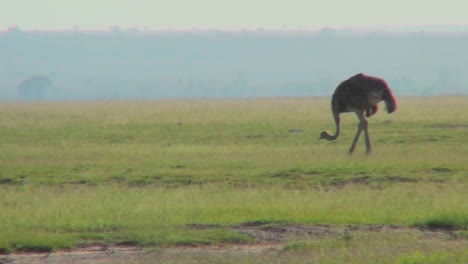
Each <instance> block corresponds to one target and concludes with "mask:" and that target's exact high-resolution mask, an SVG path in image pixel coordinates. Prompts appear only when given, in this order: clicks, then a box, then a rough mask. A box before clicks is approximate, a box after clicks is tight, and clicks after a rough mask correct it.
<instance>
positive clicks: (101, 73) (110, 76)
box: [0, 30, 468, 100]
mask: <svg viewBox="0 0 468 264" xmlns="http://www.w3.org/2000/svg"><path fill="white" fill-rule="evenodd" d="M467 47H468V35H467V34H427V33H424V32H420V33H401V34H395V33H394V34H385V33H379V32H377V33H352V32H345V33H343V32H341V33H337V32H334V31H331V30H325V31H321V32H316V33H314V32H268V31H257V32H153V33H142V32H140V33H139V32H120V31H112V32H91V33H90V32H88V33H85V32H78V31H74V32H73V31H71V32H55V33H47V32H22V31H20V30H12V31H9V32H4V33H1V34H0V76H1V78H0V100H19V99H27V100H34V99H45V100H48V99H50V100H62V99H126V98H132V99H135V98H180V97H263V96H316V95H320V96H322V95H330V94H331V93H332V92H333V90H334V89H335V87H336V86H337V85H338V83H339V82H340V81H342V80H344V79H346V78H348V77H350V76H351V75H354V74H356V73H359V72H363V73H367V74H370V75H376V76H379V77H382V78H384V79H386V80H387V81H388V83H389V84H390V86H391V87H392V89H393V90H394V92H395V94H397V95H438V94H468V52H467ZM34 78H42V82H41V84H39V83H35V82H34V80H35V79H34ZM31 79H32V80H31ZM25 84H27V85H29V86H27V87H26V88H25ZM39 86H40V87H39ZM30 91H31V92H30Z"/></svg>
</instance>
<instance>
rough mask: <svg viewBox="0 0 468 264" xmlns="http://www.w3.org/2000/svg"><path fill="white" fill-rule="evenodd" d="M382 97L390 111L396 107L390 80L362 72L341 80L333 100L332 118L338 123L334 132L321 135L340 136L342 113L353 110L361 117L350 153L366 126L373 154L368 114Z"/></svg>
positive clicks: (330, 137) (368, 151)
mask: <svg viewBox="0 0 468 264" xmlns="http://www.w3.org/2000/svg"><path fill="white" fill-rule="evenodd" d="M380 101H385V106H386V108H387V112H388V113H392V112H393V111H395V109H396V100H395V98H394V97H393V94H392V91H391V90H390V88H389V87H388V85H387V83H386V82H385V81H384V80H382V79H380V78H377V77H372V76H368V75H364V74H362V73H359V74H356V75H354V76H352V77H351V78H349V79H347V80H345V81H343V82H341V83H340V84H339V85H338V87H337V88H336V90H335V92H334V93H333V96H332V101H331V106H332V113H333V118H334V119H335V125H336V130H335V134H334V135H330V134H328V132H326V131H323V132H322V133H321V134H320V139H326V140H328V141H332V140H335V139H337V138H338V136H339V135H340V114H341V113H346V112H354V113H356V115H357V117H358V118H359V125H358V129H357V132H356V135H355V136H354V140H353V143H352V144H351V147H350V148H349V154H352V153H353V152H354V148H355V147H356V143H357V141H358V139H359V136H360V135H361V132H362V131H363V130H364V136H365V140H366V154H370V153H371V151H372V147H371V142H370V138H369V132H368V130H367V120H366V117H370V116H372V115H373V114H375V113H376V112H377V110H378V105H377V103H378V102H380Z"/></svg>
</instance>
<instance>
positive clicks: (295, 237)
mask: <svg viewBox="0 0 468 264" xmlns="http://www.w3.org/2000/svg"><path fill="white" fill-rule="evenodd" d="M189 228H194V229H205V228H213V226H211V225H206V226H205V225H191V226H189ZM229 228H231V229H232V230H234V231H235V232H238V233H240V234H244V235H247V236H250V237H251V238H252V241H251V242H248V243H235V244H228V243H225V244H217V245H203V246H172V247H154V248H143V247H138V246H104V245H95V246H88V247H83V248H77V249H74V250H60V251H56V252H50V253H46V252H44V253H14V254H9V255H0V264H7V263H11V264H20V263H32V264H39V263H51V264H52V263H57V264H63V263H76V264H84V263H103V264H107V263H154V261H158V262H159V261H161V260H164V261H168V262H167V263H178V262H177V261H178V260H180V261H181V262H180V263H201V262H197V261H196V259H197V258H199V259H204V260H206V259H209V258H217V259H219V258H223V256H229V257H232V256H269V257H272V256H274V255H275V254H279V253H280V252H281V249H282V248H283V247H284V245H285V244H286V243H289V242H294V241H321V240H327V239H338V240H340V239H343V240H346V239H351V238H352V237H353V236H354V235H357V234H363V233H392V234H395V233H397V234H413V235H415V236H417V237H419V238H420V239H422V240H428V241H429V240H439V241H451V240H456V238H454V236H453V234H452V231H449V230H443V229H418V228H410V227H401V226H386V225H356V226H332V225H299V224H269V223H263V222H247V223H243V224H240V225H234V226H231V227H229ZM465 241H466V240H465ZM189 260H190V261H189ZM164 261H163V262H161V263H166V262H164ZM172 261H176V262H172Z"/></svg>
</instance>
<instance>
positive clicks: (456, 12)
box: [0, 0, 468, 30]
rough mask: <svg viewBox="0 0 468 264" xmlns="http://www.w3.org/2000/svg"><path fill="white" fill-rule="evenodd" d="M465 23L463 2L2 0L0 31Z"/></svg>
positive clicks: (466, 9)
mask: <svg viewBox="0 0 468 264" xmlns="http://www.w3.org/2000/svg"><path fill="white" fill-rule="evenodd" d="M114 25H118V26H121V27H122V28H138V29H152V30H153V29H156V30H158V29H192V28H197V29H224V30H242V29H247V30H255V29H258V28H263V29H300V30H311V29H312V30H314V29H320V28H323V27H327V26H328V27H334V28H369V27H383V26H390V27H405V26H421V25H426V26H427V25H443V26H445V25H468V1H467V0H444V1H442V0H385V1H383V0H341V1H339V0H321V1H316V0H0V30H5V29H7V28H9V27H12V26H19V27H20V29H22V30H31V29H41V30H57V29H71V28H73V27H74V26H77V27H78V28H80V29H83V30H89V29H108V28H110V27H111V26H114Z"/></svg>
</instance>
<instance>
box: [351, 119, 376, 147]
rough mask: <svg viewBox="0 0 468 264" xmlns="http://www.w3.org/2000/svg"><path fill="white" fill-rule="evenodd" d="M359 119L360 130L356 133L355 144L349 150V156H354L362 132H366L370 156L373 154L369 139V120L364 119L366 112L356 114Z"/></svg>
mask: <svg viewBox="0 0 468 264" xmlns="http://www.w3.org/2000/svg"><path fill="white" fill-rule="evenodd" d="M356 115H357V117H358V118H359V124H358V130H357V132H356V135H355V136H354V139H353V143H352V144H351V147H350V148H349V154H350V155H351V154H353V152H354V149H355V148H356V143H357V142H358V140H359V136H361V132H362V131H363V130H364V136H365V140H366V153H367V154H369V153H370V152H371V145H370V138H369V132H368V129H367V127H368V125H367V120H366V118H365V117H364V112H363V111H359V112H356Z"/></svg>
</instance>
